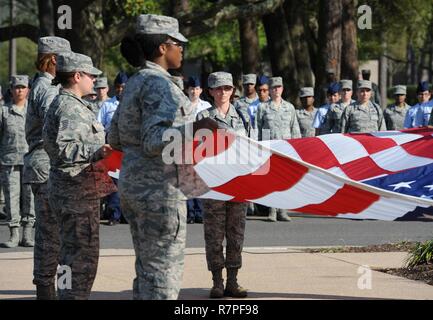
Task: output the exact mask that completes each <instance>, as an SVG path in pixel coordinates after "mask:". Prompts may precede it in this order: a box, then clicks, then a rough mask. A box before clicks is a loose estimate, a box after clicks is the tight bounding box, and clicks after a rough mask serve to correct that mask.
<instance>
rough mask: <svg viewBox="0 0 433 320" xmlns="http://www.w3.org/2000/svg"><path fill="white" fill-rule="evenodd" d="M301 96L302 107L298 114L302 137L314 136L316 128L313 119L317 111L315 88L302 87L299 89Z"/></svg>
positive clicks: (297, 111)
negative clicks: (315, 106)
mask: <svg viewBox="0 0 433 320" xmlns="http://www.w3.org/2000/svg"><path fill="white" fill-rule="evenodd" d="M299 98H300V99H301V103H302V109H297V110H296V115H297V116H298V122H299V129H300V130H301V136H302V138H304V137H314V136H315V135H316V129H315V128H314V127H313V120H314V116H315V115H316V112H317V109H316V108H314V88H311V87H305V88H301V89H300V90H299Z"/></svg>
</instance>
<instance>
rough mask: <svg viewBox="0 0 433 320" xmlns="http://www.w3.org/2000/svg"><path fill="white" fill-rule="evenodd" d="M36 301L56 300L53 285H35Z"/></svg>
mask: <svg viewBox="0 0 433 320" xmlns="http://www.w3.org/2000/svg"><path fill="white" fill-rule="evenodd" d="M36 300H57V296H56V288H55V286H54V283H53V284H50V285H48V286H43V285H40V284H38V285H36Z"/></svg>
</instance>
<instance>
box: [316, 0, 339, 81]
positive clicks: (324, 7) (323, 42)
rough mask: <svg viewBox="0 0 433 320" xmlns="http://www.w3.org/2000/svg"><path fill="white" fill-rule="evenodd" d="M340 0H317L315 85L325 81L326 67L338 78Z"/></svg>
mask: <svg viewBox="0 0 433 320" xmlns="http://www.w3.org/2000/svg"><path fill="white" fill-rule="evenodd" d="M341 1H342V0H333V1H328V0H320V1H319V48H318V51H319V55H320V57H319V61H320V64H319V65H318V73H317V74H316V78H317V83H316V86H317V85H324V84H325V83H326V69H329V68H332V69H335V76H336V79H340V66H341V47H342V41H341V39H342V38H341V26H342V10H343V6H342V2H341Z"/></svg>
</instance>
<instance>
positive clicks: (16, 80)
mask: <svg viewBox="0 0 433 320" xmlns="http://www.w3.org/2000/svg"><path fill="white" fill-rule="evenodd" d="M18 86H23V87H28V86H29V76H28V75H14V76H11V87H12V88H15V87H18Z"/></svg>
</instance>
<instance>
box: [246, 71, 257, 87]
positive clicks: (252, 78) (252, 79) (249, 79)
mask: <svg viewBox="0 0 433 320" xmlns="http://www.w3.org/2000/svg"><path fill="white" fill-rule="evenodd" d="M256 82H257V75H255V74H254V73H249V74H244V75H243V76H242V84H253V85H256Z"/></svg>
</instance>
